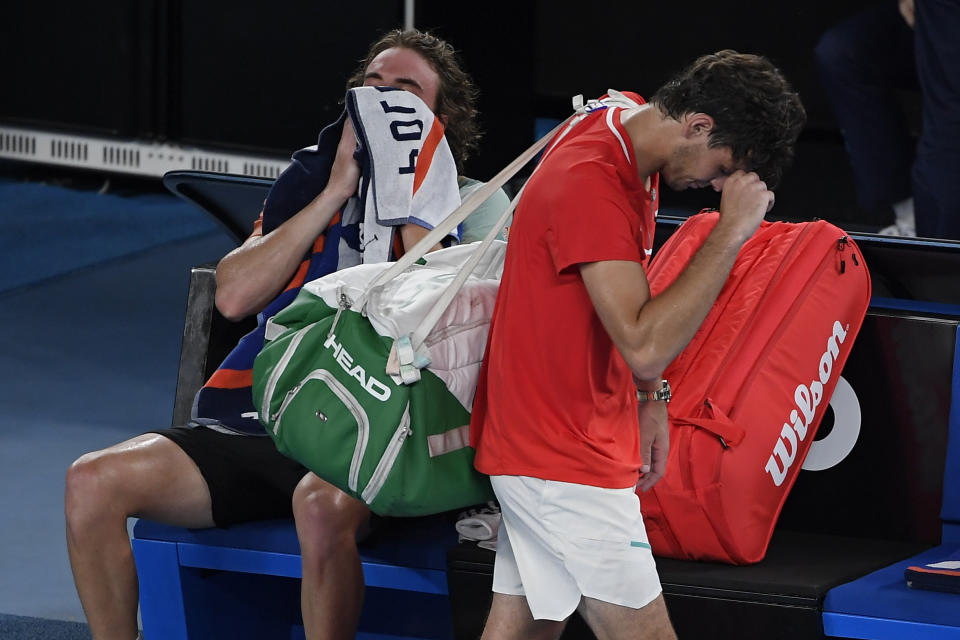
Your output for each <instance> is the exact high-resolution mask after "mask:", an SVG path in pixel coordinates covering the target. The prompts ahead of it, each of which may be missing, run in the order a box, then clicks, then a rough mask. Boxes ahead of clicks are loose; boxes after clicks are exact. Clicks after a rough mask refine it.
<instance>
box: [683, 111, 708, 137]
mask: <svg viewBox="0 0 960 640" xmlns="http://www.w3.org/2000/svg"><path fill="white" fill-rule="evenodd" d="M713 124H714V123H713V117H712V116H709V115H707V114H705V113H691V114H689V115H687V117H686V119H685V120H684V122H683V133H684V135H685V136H686V137H688V138H697V137H699V136H709V135H710V132H711V131H713Z"/></svg>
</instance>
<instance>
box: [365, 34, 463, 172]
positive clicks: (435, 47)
mask: <svg viewBox="0 0 960 640" xmlns="http://www.w3.org/2000/svg"><path fill="white" fill-rule="evenodd" d="M394 47H398V48H402V49H410V50H412V51H416V52H417V53H419V54H420V55H421V56H423V58H424V59H425V60H426V61H427V62H428V63H430V66H431V67H432V68H433V70H434V71H436V72H437V75H438V76H439V77H440V83H439V88H438V90H437V104H436V110H435V112H436V114H437V115H438V116H446V118H447V122H446V124H445V125H444V131H445V133H446V136H447V142H448V143H449V145H450V151H452V152H453V158H454V160H456V162H457V169H458V170H459V171H461V172H462V171H463V164H464V163H465V162H466V160H467V158H468V157H470V154H471V153H472V152H473V151H474V149H476V147H477V143H478V142H479V140H480V126H479V125H478V124H477V108H476V102H477V96H478V94H479V91H477V88H476V86H475V85H474V84H473V80H471V79H470V76H469V75H468V74H467V72H466V71H464V70H463V65H462V64H461V62H460V59H459V56H458V55H457V53H456V51H455V50H454V49H453V47H452V46H450V44H448V43H447V42H445V41H444V40H441V39H440V38H438V37H436V36H434V35H432V34H429V33H424V32H423V31H418V30H416V29H408V30H406V31H404V30H401V29H394V30H393V31H390V32H388V33H386V34H384V36H383V37H382V38H380V39H379V40H377V41H376V42H374V43H373V44H372V45H371V46H370V50H369V51H367V57H366V58H364V59H363V60H361V61H360V66H359V67H357V69H356V71H354V73H353V75H352V76H350V79H349V80H347V88H348V89H351V88H353V87H359V86H361V85H362V84H363V79H364V74H365V73H366V71H367V67H368V66H369V65H370V63H371V62H372V61H373V59H374V58H376V57H377V56H378V55H380V54H381V53H383V52H384V51H386V50H387V49H393V48H394Z"/></svg>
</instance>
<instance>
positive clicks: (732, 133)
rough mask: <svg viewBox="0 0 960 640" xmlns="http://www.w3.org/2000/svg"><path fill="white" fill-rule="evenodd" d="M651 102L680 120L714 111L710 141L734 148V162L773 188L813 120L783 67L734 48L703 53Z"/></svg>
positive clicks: (713, 143)
mask: <svg viewBox="0 0 960 640" xmlns="http://www.w3.org/2000/svg"><path fill="white" fill-rule="evenodd" d="M650 101H651V102H652V103H653V104H654V105H656V106H657V108H658V109H660V111H661V112H663V113H664V114H665V115H667V116H668V117H670V118H673V119H675V120H680V119H681V118H682V117H683V116H684V115H687V114H691V113H705V114H707V115H709V116H711V117H712V118H713V120H714V127H713V130H712V131H711V133H710V139H709V143H708V144H709V146H710V147H720V146H726V147H730V149H731V150H732V152H733V159H734V161H736V162H743V163H744V164H746V166H747V167H748V168H749V169H750V170H752V171H756V172H757V174H759V176H760V178H761V179H762V180H763V181H764V182H766V183H767V186H768V187H769V188H771V189H773V188H774V187H776V186H777V185H778V184H779V183H780V179H781V177H782V176H783V172H784V171H785V170H786V169H787V168H788V167H789V166H790V164H791V162H792V161H793V146H794V143H795V142H796V141H797V137H798V136H799V135H800V130H801V129H802V128H803V125H804V123H805V122H806V119H807V115H806V112H805V111H804V109H803V105H802V104H801V102H800V96H799V95H798V94H797V93H796V92H795V91H794V90H793V89H792V88H791V86H790V83H789V82H787V79H786V78H785V77H784V76H783V74H782V73H781V72H780V70H779V69H777V68H776V67H775V66H774V65H773V64H772V63H771V62H770V61H769V60H767V59H766V58H764V57H763V56H757V55H752V54H746V53H738V52H736V51H733V50H732V49H724V50H723V51H718V52H716V53H713V54H709V55H705V56H701V57H700V58H698V59H697V60H696V61H695V62H694V63H693V64H692V65H690V66H689V67H688V68H687V69H685V70H683V71H681V72H680V73H679V74H677V75H676V76H675V77H674V78H673V79H671V80H670V81H668V82H667V83H666V84H665V85H663V86H662V87H661V88H660V89H659V90H657V92H656V93H655V94H654V96H653V97H652V98H651V99H650Z"/></svg>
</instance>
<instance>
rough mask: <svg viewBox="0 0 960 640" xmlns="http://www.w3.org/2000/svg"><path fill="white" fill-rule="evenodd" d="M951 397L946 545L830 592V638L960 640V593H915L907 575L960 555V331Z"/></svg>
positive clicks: (826, 620) (826, 623)
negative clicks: (910, 569)
mask: <svg viewBox="0 0 960 640" xmlns="http://www.w3.org/2000/svg"><path fill="white" fill-rule="evenodd" d="M951 396H952V397H951V399H950V425H949V432H948V436H947V450H946V461H945V466H944V474H943V503H942V505H941V508H940V519H941V522H942V534H941V544H940V545H939V546H936V547H933V548H931V549H928V550H926V551H924V552H923V553H920V554H918V555H915V556H913V557H911V558H908V559H906V560H903V561H901V562H897V563H895V564H893V565H890V566H887V567H884V568H882V569H879V570H877V571H874V572H873V573H870V574H867V575H866V576H863V577H862V578H859V579H858V580H854V581H853V582H848V583H846V584H843V585H840V586H838V587H835V588H833V589H831V590H830V591H829V592H827V595H826V598H824V604H823V627H824V632H825V633H826V634H827V635H829V636H835V637H842V638H864V639H870V640H900V639H901V638H909V639H911V640H913V639H920V640H927V639H929V640H933V639H941V638H954V639H960V594H956V593H947V592H940V591H931V590H928V589H915V588H910V587H908V586H907V583H906V579H905V578H904V574H903V572H904V570H905V569H906V568H907V567H909V566H914V565H917V566H920V565H925V564H928V563H932V562H938V561H941V560H943V559H945V558H947V557H948V556H950V555H951V554H953V553H956V552H957V551H960V328H958V330H957V341H956V345H955V347H954V354H953V384H952V393H951ZM894 468H895V467H894Z"/></svg>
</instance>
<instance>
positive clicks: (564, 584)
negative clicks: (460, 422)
mask: <svg viewBox="0 0 960 640" xmlns="http://www.w3.org/2000/svg"><path fill="white" fill-rule="evenodd" d="M490 480H491V482H492V483H493V490H494V492H495V493H496V494H497V499H498V500H499V501H500V509H501V513H502V523H501V526H500V531H499V534H498V536H497V559H496V563H495V564H494V569H493V590H494V591H495V592H497V593H503V594H507V595H519V596H525V597H526V599H527V603H528V604H529V606H530V612H531V613H532V614H533V617H534V619H536V620H566V619H567V617H569V616H570V614H571V613H573V612H574V611H575V610H576V608H577V606H578V605H579V604H580V598H581V596H587V597H589V598H595V599H597V600H602V601H604V602H609V603H612V604H616V605H621V606H625V607H631V608H633V609H639V608H641V607H643V606H645V605H647V604H649V603H650V602H651V601H652V600H653V599H655V598H656V597H657V596H658V595H659V594H660V591H661V588H660V578H659V577H658V576H657V567H656V564H655V563H654V560H653V554H652V553H651V551H650V544H649V543H648V541H647V532H646V529H645V528H644V526H643V516H641V515H640V500H639V499H638V498H637V495H636V493H635V492H634V490H633V489H632V488H627V489H603V488H600V487H591V486H587V485H580V484H571V483H568V482H556V481H552V480H540V479H537V478H529V477H526V476H492V477H491V478H490Z"/></svg>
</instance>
